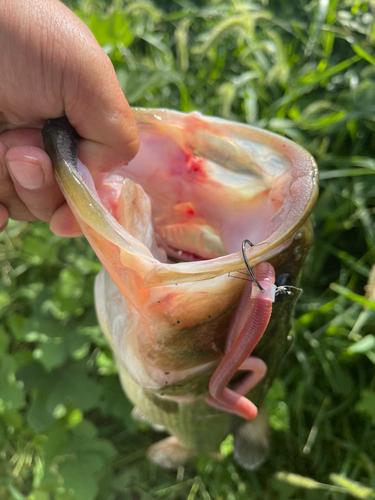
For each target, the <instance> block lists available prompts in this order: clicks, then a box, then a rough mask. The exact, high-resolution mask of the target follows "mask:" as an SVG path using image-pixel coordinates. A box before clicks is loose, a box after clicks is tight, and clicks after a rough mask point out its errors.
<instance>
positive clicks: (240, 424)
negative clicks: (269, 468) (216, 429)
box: [232, 407, 269, 470]
mask: <svg viewBox="0 0 375 500" xmlns="http://www.w3.org/2000/svg"><path fill="white" fill-rule="evenodd" d="M232 433H233V442H234V459H235V461H236V462H237V463H238V465H240V466H241V467H242V468H244V469H246V470H254V469H256V468H257V467H259V466H260V465H261V464H262V463H263V461H264V460H265V458H266V456H267V453H268V449H269V426H268V415H267V411H266V409H265V408H264V407H262V408H260V409H259V412H258V416H257V417H256V418H254V419H253V420H243V419H239V418H238V417H235V418H233V424H232Z"/></svg>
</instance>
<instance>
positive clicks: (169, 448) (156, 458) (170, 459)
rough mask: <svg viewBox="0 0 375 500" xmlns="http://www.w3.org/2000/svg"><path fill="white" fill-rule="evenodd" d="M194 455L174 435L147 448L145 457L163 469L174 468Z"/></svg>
mask: <svg viewBox="0 0 375 500" xmlns="http://www.w3.org/2000/svg"><path fill="white" fill-rule="evenodd" d="M194 455H195V453H194V452H192V451H190V450H188V449H187V448H185V446H183V445H182V444H181V443H180V442H179V440H178V439H177V438H176V437H175V436H170V437H168V438H165V439H162V440H161V441H158V442H157V443H155V444H153V445H152V446H150V447H149V449H148V450H147V458H148V459H149V460H151V461H152V462H154V464H156V465H159V466H160V467H163V469H170V470H175V469H178V467H180V466H181V465H184V464H185V463H186V462H187V461H188V460H189V459H190V458H192V457H193V456H194Z"/></svg>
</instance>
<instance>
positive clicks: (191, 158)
mask: <svg viewBox="0 0 375 500" xmlns="http://www.w3.org/2000/svg"><path fill="white" fill-rule="evenodd" d="M205 162H206V161H205V159H204V158H201V157H199V156H195V154H193V153H190V152H189V153H187V154H186V171H187V174H188V175H189V176H193V177H194V178H197V179H199V180H204V179H207V172H206V169H205Z"/></svg>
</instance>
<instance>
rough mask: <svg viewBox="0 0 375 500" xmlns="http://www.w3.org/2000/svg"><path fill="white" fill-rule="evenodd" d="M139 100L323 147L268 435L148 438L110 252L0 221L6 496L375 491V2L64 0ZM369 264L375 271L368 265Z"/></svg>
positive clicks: (268, 495)
mask: <svg viewBox="0 0 375 500" xmlns="http://www.w3.org/2000/svg"><path fill="white" fill-rule="evenodd" d="M67 3H68V4H69V5H70V7H71V8H73V9H75V11H76V12H77V14H78V15H79V16H80V17H81V18H82V19H83V20H84V21H85V22H86V23H87V24H88V26H89V27H90V29H91V30H92V31H93V32H94V34H95V36H96V37H97V39H98V41H99V43H100V44H101V45H102V46H103V48H104V50H105V51H106V52H107V53H108V55H109V56H110V57H111V59H112V61H113V63H114V65H115V68H116V71H117V75H118V78H119V81H120V83H121V85H122V87H123V90H124V92H125V94H126V96H127V98H128V100H129V102H130V104H131V105H142V106H146V107H168V108H174V109H181V110H182V111H191V110H199V111H201V112H203V113H206V114H209V115H217V116H223V117H225V118H229V119H234V120H238V121H243V122H247V123H251V124H254V125H257V126H261V127H265V128H267V129H269V130H272V131H275V132H277V133H280V134H283V135H285V136H287V137H290V138H292V139H293V140H295V141H297V142H298V143H299V144H301V145H302V146H304V147H305V148H306V149H308V150H309V151H310V152H311V153H312V154H313V155H314V156H315V158H316V159H317V162H318V165H319V168H320V172H321V182H320V189H321V192H320V197H319V200H318V203H317V206H316V209H315V210H314V213H313V221H314V226H315V246H314V248H313V249H312V251H311V252H310V254H309V257H308V260H307V262H306V264H305V267H304V271H303V275H302V287H303V289H304V293H303V295H302V297H301V299H300V301H299V303H298V306H297V311H296V320H295V342H294V344H293V346H292V348H291V351H290V353H289V355H288V356H287V357H286V359H285V361H284V363H283V365H282V367H281V370H280V374H279V379H278V380H277V383H276V384H275V385H274V387H273V388H272V391H271V394H270V395H269V397H268V407H269V410H270V413H271V425H272V427H273V429H274V430H273V434H272V444H271V452H270V455H269V458H268V460H267V461H266V463H265V464H264V465H263V466H262V467H261V468H260V469H259V470H258V471H255V472H253V473H249V472H245V471H243V470H241V469H240V468H239V467H237V466H236V465H235V463H234V461H233V458H232V456H231V453H230V451H231V447H230V443H229V442H228V443H227V446H226V448H225V449H226V450H227V452H228V456H227V458H226V459H225V460H224V462H222V463H217V462H214V461H212V460H211V459H208V458H206V457H199V458H197V459H196V460H193V461H192V462H190V463H189V464H188V466H187V467H185V468H180V469H179V470H178V472H177V474H176V473H173V472H167V471H163V470H160V469H158V468H156V467H155V466H154V465H152V464H150V463H149V462H147V460H146V459H145V450H146V449H147V447H148V445H149V444H151V443H152V442H153V441H154V440H155V439H157V438H158V436H157V435H156V434H155V433H154V432H153V431H151V430H150V429H149V428H148V427H147V426H145V425H138V424H137V425H136V424H135V423H134V422H132V420H131V419H130V416H129V414H130V405H129V404H128V403H127V402H126V400H125V398H123V397H122V392H121V389H120V386H119V383H118V380H117V376H116V367H115V366H114V364H113V361H112V358H111V354H110V351H109V349H108V347H107V346H106V343H105V341H104V340H103V338H102V337H101V333H100V330H99V328H98V326H97V324H96V319H95V313H94V310H93V303H92V300H93V299H92V288H93V280H94V277H95V274H96V273H97V272H98V270H99V269H100V265H99V263H98V261H97V259H96V257H95V256H94V254H93V252H92V250H91V248H90V247H89V246H88V245H87V243H86V242H85V241H84V240H83V239H75V240H63V239H59V238H57V237H55V236H53V235H52V234H51V233H50V232H49V229H48V227H47V226H46V225H44V224H42V223H35V224H26V223H11V224H10V226H9V228H8V230H7V231H6V232H5V233H3V234H2V235H0V261H1V278H0V318H1V323H0V373H1V376H0V447H1V451H0V498H2V499H4V500H10V499H15V500H21V499H25V498H27V499H29V500H47V499H48V500H49V499H52V498H53V499H56V500H83V499H84V500H91V499H98V500H120V499H131V500H150V499H156V500H159V499H165V500H167V499H168V500H174V499H176V500H180V499H181V500H182V499H183V500H245V499H246V500H248V499H262V500H267V499H280V500H284V499H289V498H293V499H306V500H310V499H315V498H319V499H322V498H326V499H334V500H342V499H346V498H359V499H372V498H375V452H374V450H375V378H374V365H375V310H374V300H375V289H374V286H375V285H374V267H373V266H374V264H375V245H374V243H375V224H374V219H375V217H374V216H375V182H374V179H375V160H374V158H373V156H374V146H375V136H374V130H375V51H374V44H375V28H374V10H373V4H372V3H371V2H366V1H361V0H358V1H346V0H344V1H341V2H338V1H337V0H331V1H328V0H320V1H311V2H308V3H307V2H295V1H292V0H285V1H284V2H276V1H273V0H270V1H269V2H267V1H263V2H261V1H258V2H256V1H254V2H248V1H245V0H244V1H240V0H237V1H235V0H232V1H231V2H224V1H218V0H206V1H202V2H198V1H197V2H193V1H188V0H179V1H177V0H176V1H155V2H153V3H151V2H148V1H131V2H130V1H129V2H120V1H116V0H113V2H101V1H99V0H98V1H95V0H86V1H85V0H82V1H73V0H72V1H71V2H70V3H69V2H67ZM370 275H371V276H372V277H370Z"/></svg>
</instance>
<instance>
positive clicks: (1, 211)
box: [0, 205, 9, 233]
mask: <svg viewBox="0 0 375 500" xmlns="http://www.w3.org/2000/svg"><path fill="white" fill-rule="evenodd" d="M8 219H9V212H8V210H7V209H6V208H5V207H4V205H0V233H1V232H2V231H4V229H6V227H7V225H8Z"/></svg>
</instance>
